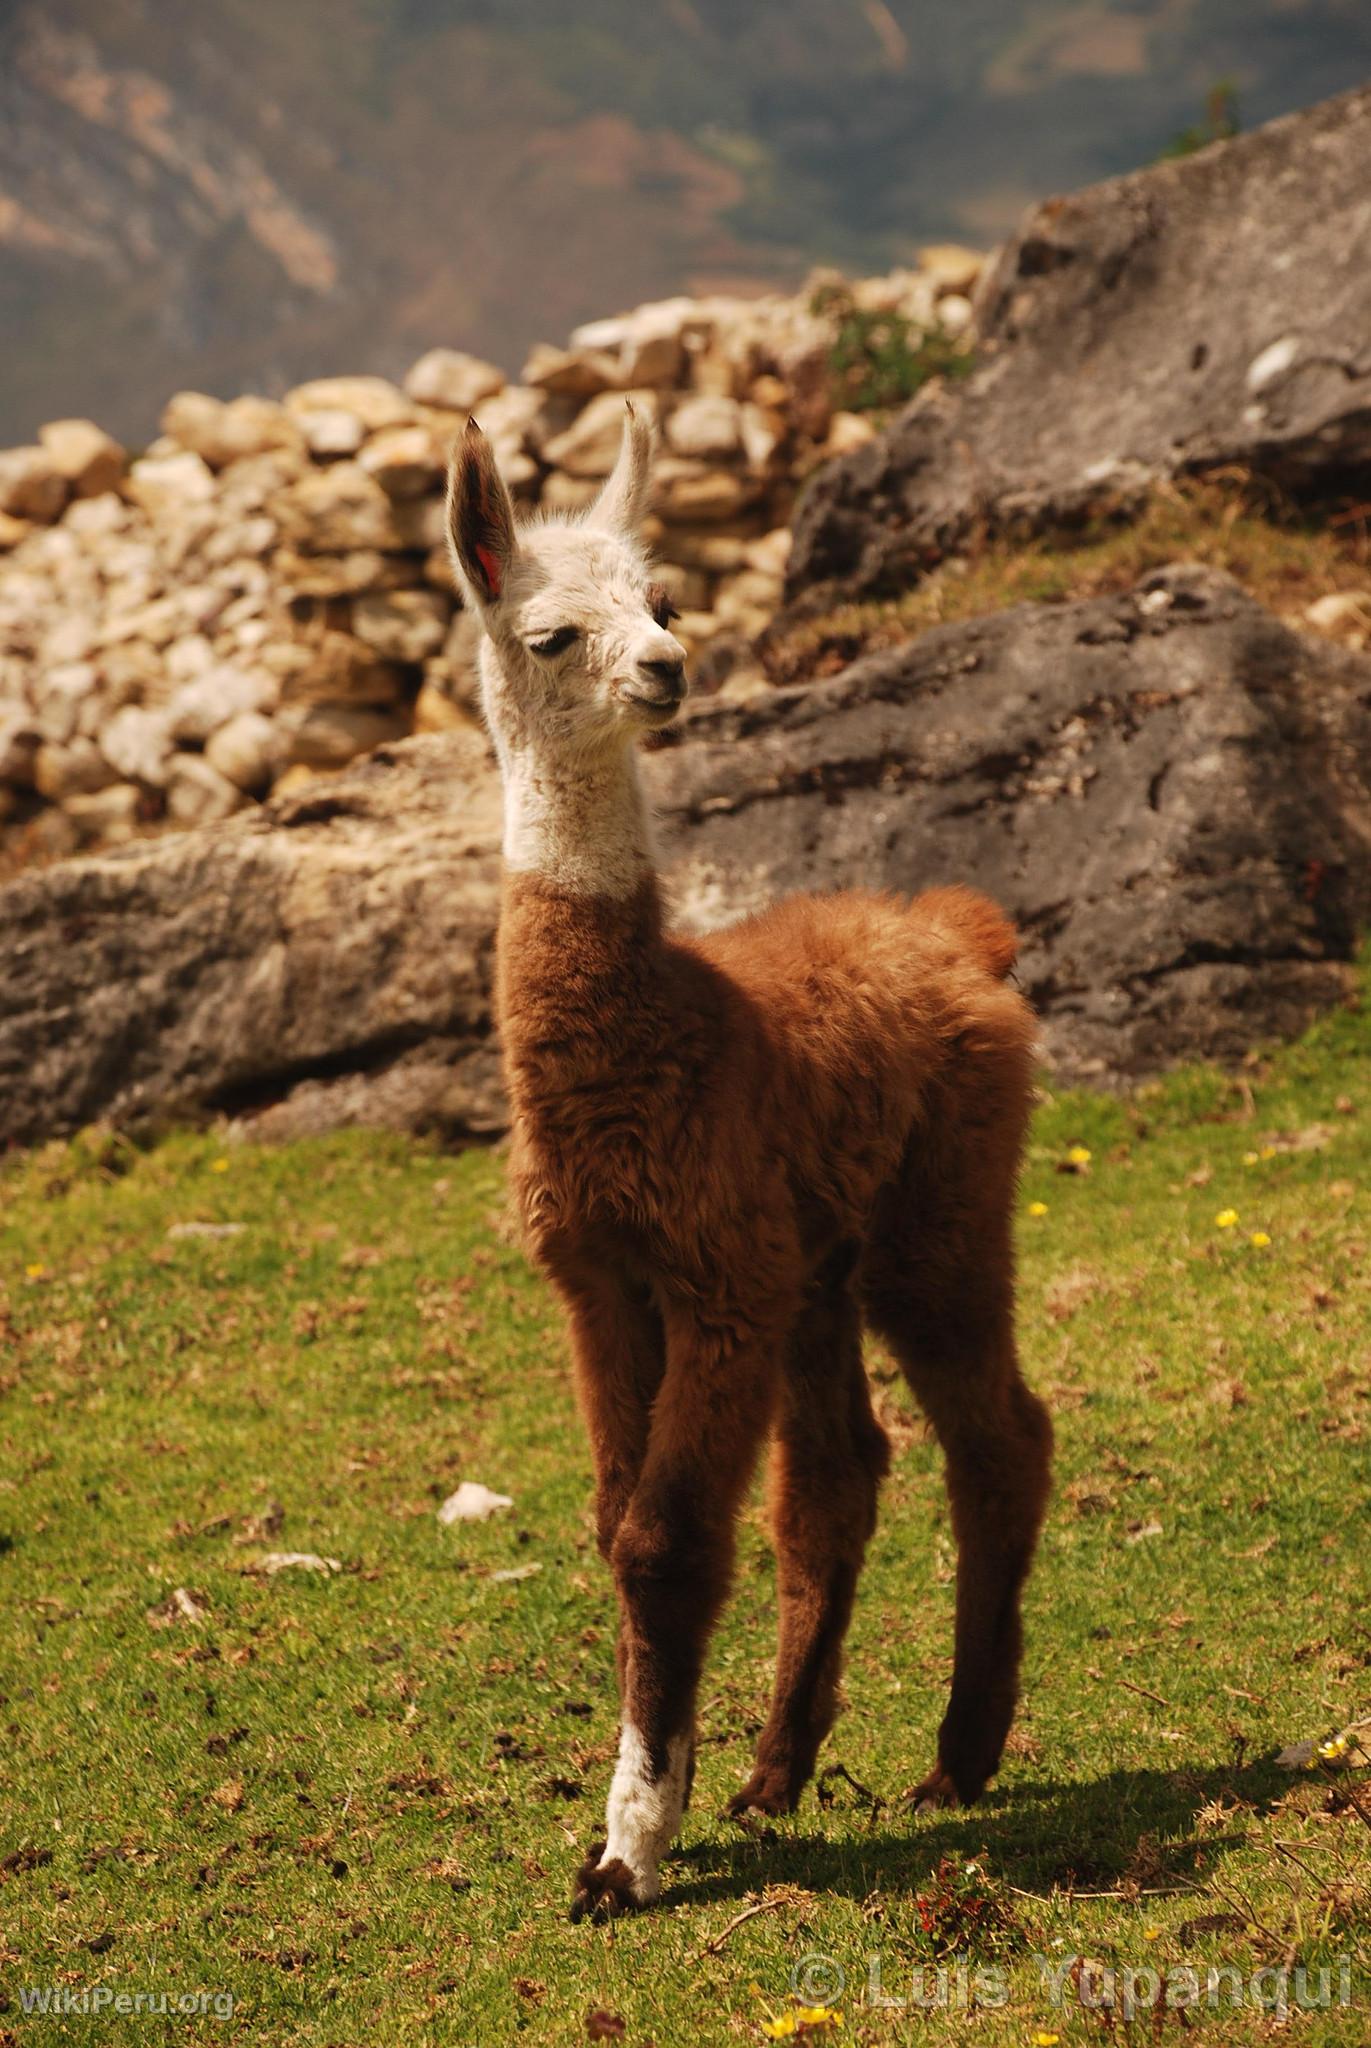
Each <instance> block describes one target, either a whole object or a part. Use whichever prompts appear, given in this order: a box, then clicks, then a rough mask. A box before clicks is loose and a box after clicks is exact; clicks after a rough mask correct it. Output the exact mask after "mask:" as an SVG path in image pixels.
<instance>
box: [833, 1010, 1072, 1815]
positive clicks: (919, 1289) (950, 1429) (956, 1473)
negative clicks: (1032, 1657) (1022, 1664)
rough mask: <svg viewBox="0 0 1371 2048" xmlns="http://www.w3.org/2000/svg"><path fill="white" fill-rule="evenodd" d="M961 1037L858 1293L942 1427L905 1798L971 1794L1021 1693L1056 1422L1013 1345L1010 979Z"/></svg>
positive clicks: (873, 1237)
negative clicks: (945, 1501)
mask: <svg viewBox="0 0 1371 2048" xmlns="http://www.w3.org/2000/svg"><path fill="white" fill-rule="evenodd" d="M982 1008H983V1011H984V1015H983V1017H982V1020H981V1029H980V1032H979V1034H978V1037H977V1039H976V1040H975V1041H974V1042H969V1043H968V1044H967V1046H966V1047H965V1048H964V1050H963V1056H962V1058H961V1060H960V1062H959V1064H958V1067H957V1069H956V1079H955V1083H948V1084H947V1085H946V1086H945V1087H944V1089H943V1090H941V1091H940V1095H939V1098H938V1099H937V1100H935V1101H931V1102H930V1103H929V1105H928V1114H927V1116H926V1117H925V1119H924V1121H923V1124H922V1126H921V1129H920V1132H919V1134H918V1138H917V1141H916V1143H915V1144H914V1145H913V1146H912V1147H911V1151H910V1154H909V1156H908V1157H907V1159H906V1161H905V1163H904V1167H903V1169H902V1172H901V1174H900V1176H899V1178H898V1179H897V1180H896V1181H895V1182H894V1183H892V1185H891V1186H890V1187H889V1188H888V1189H887V1190H886V1192H885V1194H884V1196H883V1197H882V1199H881V1202H880V1203H879V1205H878V1209H877V1214H876V1216H875V1218H874V1219H873V1227H872V1230H871V1232H870V1234H869V1236H868V1240H867V1248H866V1257H865V1263H864V1267H863V1271H862V1303H863V1308H864V1310H865V1312H866V1314H867V1316H868V1318H869V1320H870V1321H871V1323H872V1324H873V1325H874V1326H875V1328H876V1329H878V1330H879V1331H880V1332H881V1334H882V1335H883V1336H884V1337H885V1338H886V1340H887V1342H888V1343H889V1345H890V1347H891V1349H892V1351H893V1352H894V1353H895V1356H896V1358H897V1359H898V1360H899V1363H900V1365H901V1367H902V1368H903V1370H904V1373H905V1376H906V1378H907V1379H908V1380H909V1382H910V1385H911V1386H912V1387H913V1389H914V1392H915V1394H916V1395H917V1397H918V1399H919V1401H920V1402H921V1404H922V1406H923V1409H924V1412H925V1414H926V1415H927V1416H928V1419H929V1421H930V1422H931V1423H932V1424H933V1427H934V1429H935V1430H936V1431H937V1434H938V1438H939V1441H940V1442H941V1444H942V1447H943V1453H944V1456H945V1458H946V1462H947V1487H948V1494H949V1497H950V1500H951V1507H952V1526H953V1531H954V1534H955V1535H956V1539H957V1547H958V1558H957V1620H956V1637H955V1655H954V1663H953V1675H952V1693H951V1698H950V1700H949V1703H948V1708H947V1713H946V1716H945V1718H944V1720H943V1723H942V1727H941V1730H940V1731H939V1736H938V1767H937V1769H936V1770H935V1771H933V1772H931V1773H930V1775H929V1776H928V1777H927V1778H926V1779H925V1780H924V1781H923V1783H922V1784H921V1785H920V1786H919V1787H918V1789H917V1791H916V1793H915V1794H914V1799H915V1803H916V1804H918V1803H927V1802H930V1801H931V1802H932V1803H934V1804H943V1803H948V1802H950V1801H952V1800H954V1799H960V1800H962V1801H964V1802H969V1801H971V1800H973V1799H975V1798H977V1797H978V1795H979V1794H980V1793H981V1791H982V1790H983V1789H984V1787H985V1784H986V1780H987V1779H988V1778H989V1777H991V1776H992V1774H993V1773H994V1771H995V1770H996V1768H997V1767H998V1765H999V1761H1000V1756H1001V1752H1002V1751H1003V1748H1004V1742H1005V1737H1006V1736H1007V1734H1008V1733H1009V1726H1010V1723H1011V1721H1012V1720H1013V1717H1014V1707H1015V1704H1016V1701H1017V1697H1018V1677H1019V1659H1020V1655H1021V1649H1022V1628H1021V1622H1020V1616H1019V1600H1020V1594H1021V1591H1022V1588H1023V1583H1024V1580H1025V1578H1026V1577H1027V1575H1028V1570H1029V1566H1030V1565H1031V1563H1032V1559H1033V1552H1034V1548H1035V1546H1036V1543H1037V1538H1038V1530H1039V1527H1040V1525H1041V1522H1042V1518H1043V1512H1044V1509H1045V1507H1046V1503H1047V1493H1048V1483H1049V1471H1050V1466H1051V1459H1052V1425H1051V1422H1050V1420H1049V1418H1048V1414H1047V1410H1046V1408H1044V1406H1043V1404H1042V1402H1041V1401H1039V1400H1038V1398H1037V1396H1036V1395H1035V1394H1033V1393H1032V1392H1031V1391H1030V1390H1029V1388H1028V1387H1027V1386H1026V1385H1025V1384H1024V1381H1023V1379H1022V1377H1021V1375H1020V1372H1019V1362H1018V1356H1017V1353H1016V1350H1015V1344H1014V1248H1013V1209H1014V1197H1015V1187H1016V1181H1017V1172H1018V1161H1019V1154H1020V1150H1021V1146H1022V1139H1023V1132H1024V1128H1025V1125H1026V1123H1027V1118H1028V1102H1029V1052H1030V1044H1031V1040H1030V1035H1029V1032H1028V1030H1027V1029H1026V1013H1024V1012H1023V1011H1022V1008H1021V1006H1020V1005H1019V1004H1018V1003H1017V1000H1016V999H1015V998H1013V997H1012V996H1011V995H1010V993H1009V991H1008V990H998V989H997V990H995V991H994V992H993V995H990V996H987V997H986V998H985V999H984V1001H983V1005H982Z"/></svg>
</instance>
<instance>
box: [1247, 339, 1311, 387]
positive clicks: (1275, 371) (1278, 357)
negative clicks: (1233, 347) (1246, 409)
mask: <svg viewBox="0 0 1371 2048" xmlns="http://www.w3.org/2000/svg"><path fill="white" fill-rule="evenodd" d="M1299 352H1300V338H1299V336H1298V335H1297V334H1283V335H1282V336H1281V338H1280V340H1279V341H1273V342H1270V343H1268V345H1267V346H1266V347H1265V348H1264V349H1263V350H1262V351H1261V353H1260V354H1259V355H1255V356H1253V358H1252V360H1251V362H1250V363H1249V364H1248V366H1247V388H1248V390H1249V391H1251V392H1254V393H1255V392H1258V391H1265V390H1266V388H1267V386H1268V385H1269V384H1274V383H1275V381H1276V379H1277V378H1278V377H1283V376H1284V375H1285V373H1286V371H1287V370H1288V369H1289V368H1290V366H1291V364H1292V363H1293V362H1294V361H1295V358H1296V357H1297V356H1298V354H1299Z"/></svg>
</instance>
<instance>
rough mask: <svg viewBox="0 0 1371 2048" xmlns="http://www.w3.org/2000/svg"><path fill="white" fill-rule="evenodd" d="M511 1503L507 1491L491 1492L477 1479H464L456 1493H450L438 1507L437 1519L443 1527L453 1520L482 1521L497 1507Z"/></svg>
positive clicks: (506, 1506) (448, 1525)
mask: <svg viewBox="0 0 1371 2048" xmlns="http://www.w3.org/2000/svg"><path fill="white" fill-rule="evenodd" d="M513 1505H514V1502H513V1501H512V1500H511V1499H510V1496H509V1495H508V1494H507V1493H492V1492H491V1490H490V1488H489V1487H488V1486H482V1484H481V1482H480V1480H479V1479H464V1480H463V1481H462V1483H461V1485H460V1486H459V1487H458V1489H457V1491H456V1493H450V1494H449V1495H448V1497H447V1499H446V1500H445V1501H444V1502H443V1505H442V1506H441V1507H440V1508H439V1510H438V1520H439V1521H440V1522H441V1523H442V1524H443V1526H444V1527H445V1528H447V1527H450V1526H451V1524H452V1523H453V1522H484V1521H487V1520H488V1519H489V1518H490V1516H491V1515H493V1514H495V1513H497V1512H498V1511H499V1509H501V1508H512V1507H513Z"/></svg>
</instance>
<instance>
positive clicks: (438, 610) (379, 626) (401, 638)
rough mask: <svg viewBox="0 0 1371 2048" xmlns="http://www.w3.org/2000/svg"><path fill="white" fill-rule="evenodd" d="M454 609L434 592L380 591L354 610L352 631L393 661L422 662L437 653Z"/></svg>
mask: <svg viewBox="0 0 1371 2048" xmlns="http://www.w3.org/2000/svg"><path fill="white" fill-rule="evenodd" d="M451 609H452V607H451V606H450V605H448V604H445V603H444V602H443V599H442V598H441V597H440V596H439V595H438V594H437V592H436V591H432V590H379V591H372V592H368V593H366V594H365V595H364V596H362V597H359V598H358V599H357V600H356V602H355V603H354V604H353V607H352V630H353V632H354V633H355V634H356V635H357V638H358V639H359V640H362V641H365V643H366V645H367V646H368V647H372V648H374V649H375V650H376V652H377V653H378V654H380V655H383V656H384V657H385V658H386V659H387V660H389V661H403V662H420V661H423V660H425V659H426V658H427V656H429V655H430V654H436V653H437V651H438V649H439V648H440V647H441V646H442V644H443V640H444V638H445V636H446V634H447V625H448V617H449V615H450V613H451Z"/></svg>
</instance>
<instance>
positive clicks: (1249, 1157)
mask: <svg viewBox="0 0 1371 2048" xmlns="http://www.w3.org/2000/svg"><path fill="white" fill-rule="evenodd" d="M1260 1158H1261V1153H1260V1152H1244V1153H1243V1155H1242V1163H1243V1165H1244V1166H1255V1165H1256V1163H1257V1161H1258V1160H1259V1159H1260Z"/></svg>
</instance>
